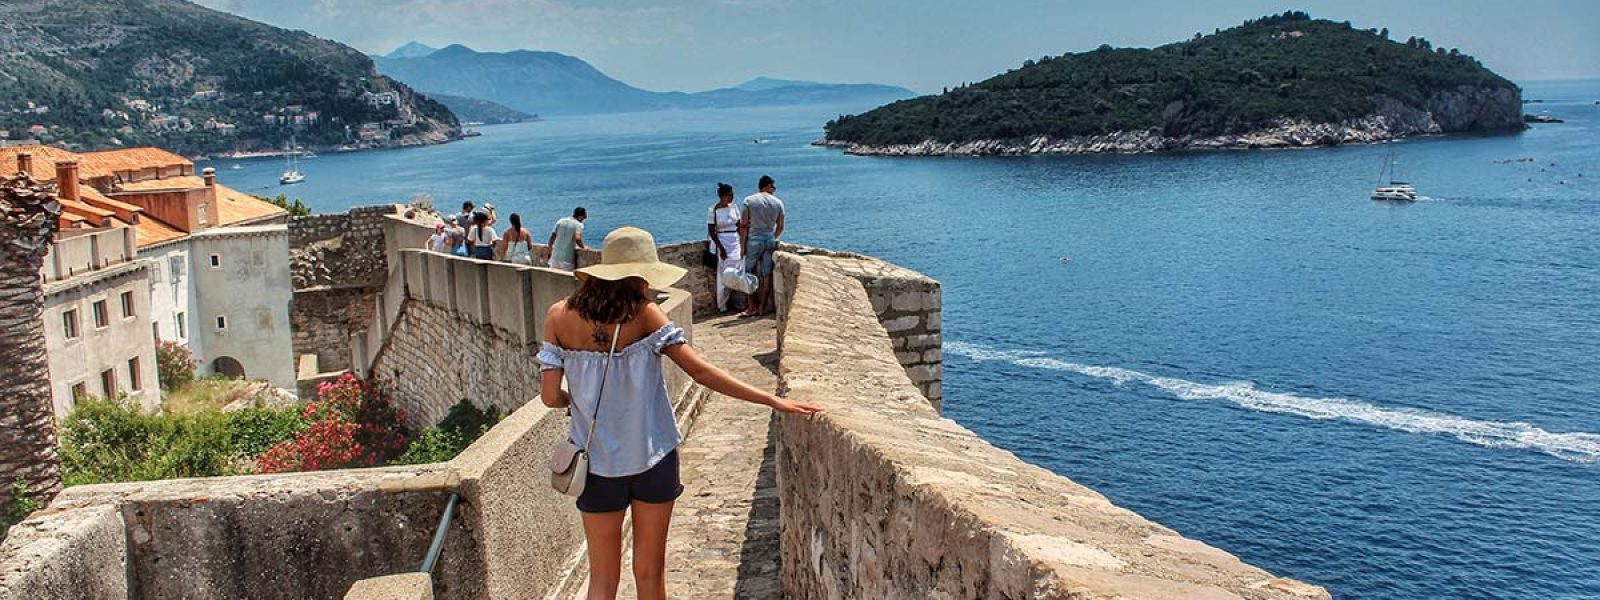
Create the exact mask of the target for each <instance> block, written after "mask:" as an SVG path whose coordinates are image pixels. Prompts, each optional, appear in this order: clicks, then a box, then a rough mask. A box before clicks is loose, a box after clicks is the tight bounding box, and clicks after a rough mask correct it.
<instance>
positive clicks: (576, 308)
mask: <svg viewBox="0 0 1600 600" xmlns="http://www.w3.org/2000/svg"><path fill="white" fill-rule="evenodd" d="M600 257H601V258H600V264H598V265H594V266H591V267H586V268H582V269H578V271H577V274H578V280H579V284H578V290H577V291H576V292H573V294H572V295H571V296H570V297H568V298H566V299H565V300H562V301H560V302H557V303H555V305H554V306H551V307H550V311H549V312H548V313H546V315H545V325H544V344H543V346H542V347H541V349H540V351H539V363H540V368H541V369H542V370H543V382H542V383H543V387H542V388H541V394H542V396H541V397H542V398H543V400H544V403H545V405H546V406H549V407H551V408H567V407H570V408H571V413H572V432H571V435H572V441H573V443H575V444H577V445H579V446H583V447H585V448H587V451H588V455H589V476H588V479H587V480H586V484H585V486H584V488H583V493H582V495H581V496H579V497H578V510H579V511H581V512H582V513H583V530H584V535H585V536H586V537H587V538H588V542H589V597H590V598H615V597H616V594H617V582H618V579H619V578H620V577H621V571H622V519H623V515H624V514H625V513H626V512H627V511H628V510H629V509H630V508H631V509H632V510H633V576H634V580H635V582H636V583H637V587H638V590H639V598H641V599H650V598H665V597H666V593H667V587H666V580H665V579H664V577H663V573H664V572H665V570H666V550H667V526H668V524H669V523H670V522H671V520H672V505H673V501H675V500H677V498H678V496H679V495H680V494H682V493H683V485H682V484H681V483H680V482H679V480H678V452H677V448H678V444H679V443H680V442H682V441H683V436H682V435H680V434H679V433H678V427H677V424H676V423H675V422H674V419H673V414H672V404H671V400H670V399H669V398H668V396H667V385H666V379H665V377H664V376H663V374H662V370H661V358H662V357H663V356H665V357H667V358H670V359H672V362H674V363H676V364H677V365H678V367H679V368H681V369H683V371H684V372H685V373H687V374H688V375H689V376H690V377H692V378H694V380H695V381H696V382H698V383H700V384H701V385H704V386H706V387H707V388H710V389H712V390H713V391H716V392H719V393H721V394H725V395H728V396H732V397H734V398H738V399H740V400H745V401H748V402H754V403H757V404H764V405H767V406H770V407H772V408H773V409H775V410H778V411H781V412H787V413H798V414H812V413H815V412H817V411H820V410H822V409H821V408H819V407H817V406H815V405H812V404H806V403H802V402H790V401H788V400H785V399H783V398H779V397H778V396H775V395H773V394H771V393H768V392H764V391H761V390H759V389H756V388H754V387H751V386H749V385H747V384H745V383H743V382H741V381H739V380H737V379H734V378H733V377H732V376H730V375H728V374H727V373H726V372H723V371H722V370H721V369H718V368H717V367H715V366H712V365H711V364H710V363H708V362H706V361H705V359H703V358H701V357H700V355H699V354H698V353H696V352H695V350H694V348H692V347H690V346H689V345H688V344H687V343H685V342H686V341H687V340H685V339H684V332H683V330H682V329H679V328H678V326H677V325H675V324H673V323H672V322H671V321H670V320H669V319H668V318H667V315H666V313H665V312H662V310H661V308H660V307H659V306H656V303H655V302H652V301H651V299H650V298H651V295H650V289H651V288H656V289H663V288H666V287H667V286H670V285H672V284H673V283H675V282H677V281H678V279H680V278H682V277H683V275H684V273H685V271H684V269H682V268H679V267H677V266H673V265H668V264H664V263H662V262H661V261H660V260H659V259H658V258H657V256H656V244H655V239H654V238H653V237H651V236H650V233H649V232H647V231H644V230H642V229H638V228H634V227H623V228H621V229H618V230H616V231H613V232H611V235H608V236H606V241H605V247H604V248H603V249H602V250H601V252H600ZM608 362H609V363H610V364H609V366H608V365H607V363H608ZM562 377H565V378H566V381H567V387H568V388H569V389H570V393H569V392H567V391H563V390H562V389H561V380H562ZM602 381H603V382H604V385H603V386H602ZM602 389H603V391H602ZM602 394H603V396H604V397H603V398H602V397H601V396H602ZM591 431H592V432H593V434H592V438H593V439H592V440H591V439H590V438H591Z"/></svg>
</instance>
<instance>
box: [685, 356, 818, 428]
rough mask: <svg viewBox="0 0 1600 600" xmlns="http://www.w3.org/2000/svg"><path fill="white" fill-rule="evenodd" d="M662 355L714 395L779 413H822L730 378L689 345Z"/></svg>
mask: <svg viewBox="0 0 1600 600" xmlns="http://www.w3.org/2000/svg"><path fill="white" fill-rule="evenodd" d="M662 353H663V354H666V355H667V358H670V359H672V362H674V363H677V365H678V368H680V369H683V372H684V373H688V374H689V377H690V378H692V379H694V380H695V383H699V384H700V385H703V386H706V387H708V388H711V391H713V392H717V393H719V394H722V395H725V396H732V397H734V398H738V399H740V400H744V401H745V402H754V403H756V404H761V405H765V406H770V407H772V409H773V410H776V411H778V412H786V413H798V414H803V415H809V414H813V413H819V412H822V407H821V406H817V405H815V404H810V403H806V402H793V401H790V400H785V399H783V398H779V397H778V396H777V395H775V394H772V393H770V392H763V391H761V390H758V389H756V388H755V387H753V386H751V385H750V384H748V383H745V382H743V381H739V380H738V379H737V378H735V377H734V376H732V375H729V374H728V372H727V371H724V370H722V369H719V368H717V367H716V365H713V364H711V363H709V362H706V359H705V358H702V357H701V356H700V353H699V352H695V350H694V348H693V347H691V346H689V345H688V344H677V345H675V346H671V347H669V348H667V349H666V350H665V351H663V352H662Z"/></svg>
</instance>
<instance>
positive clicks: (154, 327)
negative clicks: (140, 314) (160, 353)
mask: <svg viewBox="0 0 1600 600" xmlns="http://www.w3.org/2000/svg"><path fill="white" fill-rule="evenodd" d="M150 339H152V340H155V342H156V343H157V344H159V343H161V324H160V323H156V322H152V323H150Z"/></svg>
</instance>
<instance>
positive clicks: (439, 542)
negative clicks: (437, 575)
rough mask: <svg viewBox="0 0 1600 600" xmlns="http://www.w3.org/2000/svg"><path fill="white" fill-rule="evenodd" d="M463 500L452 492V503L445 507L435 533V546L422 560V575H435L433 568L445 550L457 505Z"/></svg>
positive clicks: (430, 548)
mask: <svg viewBox="0 0 1600 600" xmlns="http://www.w3.org/2000/svg"><path fill="white" fill-rule="evenodd" d="M460 500H461V493H460V492H450V502H449V503H447V504H445V506H444V515H442V516H440V517H439V529H438V530H437V531H434V532H433V544H432V545H430V546H428V556H426V557H424V558H423V559H422V568H421V569H419V570H418V571H419V572H421V573H429V574H432V573H433V566H434V565H436V564H438V563H439V552H440V551H443V550H444V536H445V534H448V533H450V521H451V519H453V518H454V517H455V514H456V503H457V502H458V501H460Z"/></svg>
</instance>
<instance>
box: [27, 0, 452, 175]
mask: <svg viewBox="0 0 1600 600" xmlns="http://www.w3.org/2000/svg"><path fill="white" fill-rule="evenodd" d="M459 135H460V130H459V127H458V124H457V121H456V117H455V115H453V114H451V112H450V110H449V109H448V108H445V107H444V106H443V105H441V104H438V103H435V102H433V101H431V100H429V99H427V98H424V97H422V96H420V95H418V94H415V93H413V92H412V90H411V88H409V87H407V86H405V85H403V84H400V83H399V82H396V81H394V80H392V79H390V78H388V77H384V76H381V75H379V74H378V73H377V72H376V71H374V70H373V65H372V60H371V59H369V58H368V57H367V56H366V55H364V54H362V53H361V52H359V51H357V50H355V49H354V48H350V47H348V46H345V45H343V44H340V43H338V42H334V41H330V40H325V39H321V38H317V37H315V36H312V35H310V34H308V33H305V32H303V31H289V30H286V29H281V28H278V27H273V26H270V25H266V24H263V23H257V22H255V21H251V20H249V19H245V18H243V17H238V16H234V15H231V14H227V13H224V12H219V11H215V10H211V9H209V8H205V7H202V6H198V5H196V4H193V3H190V2H185V1H181V0H71V1H67V2H0V139H12V140H38V141H41V142H43V143H47V144H52V145H59V146H63V147H66V148H70V149H77V150H95V149H102V148H114V147H119V146H135V145H146V144H150V145H158V146H161V147H163V148H167V149H170V150H173V151H176V152H179V153H183V154H190V155H193V154H203V153H211V152H225V151H231V150H259V149H274V148H281V147H282V146H283V144H284V143H285V142H286V141H288V140H289V139H290V138H291V137H294V138H295V139H297V141H298V142H299V143H301V144H306V145H310V146H313V147H318V148H323V147H334V146H352V147H353V146H360V147H374V146H400V145H414V144H424V143H436V142H443V141H446V140H449V139H453V138H455V137H458V136H459Z"/></svg>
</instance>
